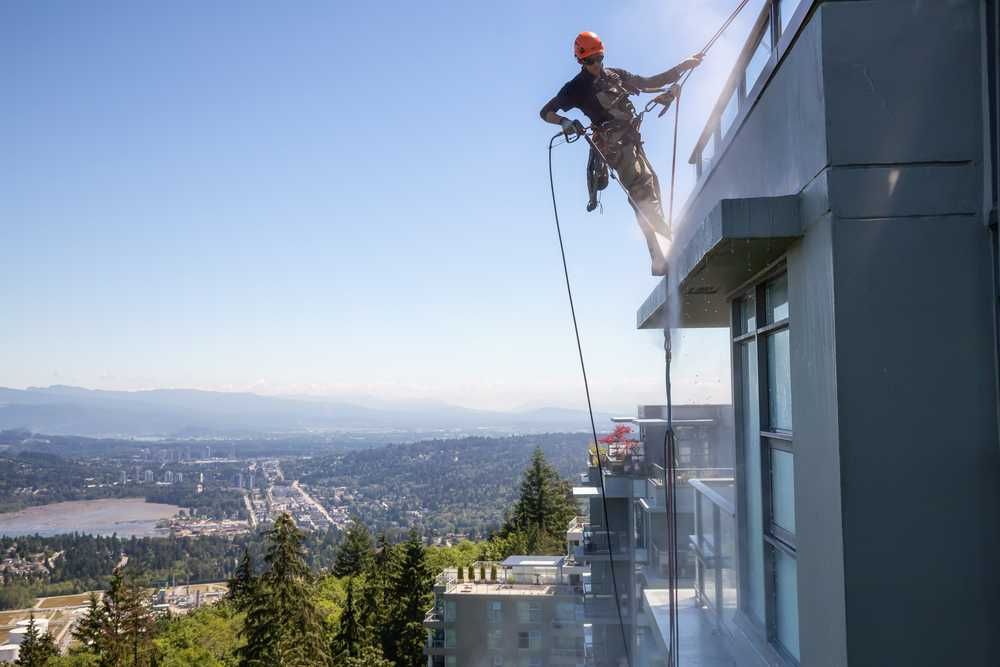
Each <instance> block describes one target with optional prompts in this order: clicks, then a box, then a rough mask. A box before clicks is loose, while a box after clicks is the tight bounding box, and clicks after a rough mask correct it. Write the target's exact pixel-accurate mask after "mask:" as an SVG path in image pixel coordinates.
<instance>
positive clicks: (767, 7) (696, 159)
mask: <svg viewBox="0 0 1000 667" xmlns="http://www.w3.org/2000/svg"><path fill="white" fill-rule="evenodd" d="M812 5H813V2H811V1H810V0H767V2H766V3H765V4H764V7H763V8H762V9H761V12H760V14H759V15H758V17H757V20H756V21H755V22H754V25H753V29H752V30H751V32H750V36H749V38H748V39H747V41H746V43H745V44H744V46H743V49H742V50H741V52H740V54H739V56H738V57H737V59H736V64H735V66H734V67H733V70H732V73H731V74H730V76H729V79H728V80H727V81H726V83H725V85H724V86H723V88H722V94H721V95H720V96H719V99H718V101H717V102H716V104H715V107H714V109H713V110H712V113H711V114H710V115H709V118H708V122H707V123H706V124H705V129H704V130H702V133H701V136H700V137H699V139H698V142H697V143H696V144H695V148H694V151H693V153H692V155H691V159H690V160H689V162H690V163H691V164H693V165H694V166H695V170H696V173H697V176H698V178H699V179H701V178H704V177H705V176H706V175H707V174H709V173H710V172H711V171H712V168H713V166H714V164H715V162H716V160H717V159H718V158H719V156H720V155H721V154H722V152H723V151H724V150H725V148H726V147H727V146H728V144H729V141H730V140H731V139H732V136H733V135H735V134H736V132H735V131H736V129H737V128H738V127H739V125H740V124H742V121H743V119H744V118H745V117H746V116H747V114H748V113H749V112H750V109H751V108H752V107H753V105H754V102H755V101H756V99H757V98H758V97H759V95H760V93H761V91H762V90H763V88H764V85H765V82H766V81H767V79H768V78H770V74H771V72H773V70H774V68H775V67H776V66H777V63H778V61H779V60H780V58H781V56H782V54H783V53H784V52H785V51H786V50H787V49H788V48H789V47H790V46H791V41H792V38H793V37H794V35H795V33H796V32H797V31H798V29H799V27H800V26H801V25H802V23H803V21H804V20H805V18H806V15H807V14H808V13H809V9H810V7H811V6H812Z"/></svg>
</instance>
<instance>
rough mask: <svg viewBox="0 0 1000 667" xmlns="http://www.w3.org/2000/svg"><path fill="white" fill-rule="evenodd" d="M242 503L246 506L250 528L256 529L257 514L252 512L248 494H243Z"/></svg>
mask: <svg viewBox="0 0 1000 667" xmlns="http://www.w3.org/2000/svg"><path fill="white" fill-rule="evenodd" d="M243 502H244V503H245V504H246V506H247V514H248V515H249V516H250V527H251V528H256V527H257V513H256V512H254V511H253V503H251V502H250V492H249V491H244V492H243Z"/></svg>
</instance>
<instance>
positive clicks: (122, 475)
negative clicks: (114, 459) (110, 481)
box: [118, 470, 128, 486]
mask: <svg viewBox="0 0 1000 667" xmlns="http://www.w3.org/2000/svg"><path fill="white" fill-rule="evenodd" d="M118 483H119V484H121V485H122V486H125V485H126V484H128V473H127V472H126V471H124V470H121V471H119V473H118Z"/></svg>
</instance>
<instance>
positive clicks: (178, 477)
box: [174, 472, 184, 484]
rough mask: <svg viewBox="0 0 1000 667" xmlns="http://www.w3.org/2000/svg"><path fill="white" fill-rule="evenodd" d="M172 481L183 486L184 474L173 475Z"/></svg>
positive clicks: (176, 473)
mask: <svg viewBox="0 0 1000 667" xmlns="http://www.w3.org/2000/svg"><path fill="white" fill-rule="evenodd" d="M174 481H175V482H177V483H178V484H183V483H184V473H182V472H175V473H174Z"/></svg>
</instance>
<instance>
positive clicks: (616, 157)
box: [595, 132, 670, 259]
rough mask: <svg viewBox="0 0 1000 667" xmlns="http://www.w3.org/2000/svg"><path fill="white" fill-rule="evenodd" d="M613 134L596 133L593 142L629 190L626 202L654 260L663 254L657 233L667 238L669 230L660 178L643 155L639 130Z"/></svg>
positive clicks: (644, 154)
mask: <svg viewBox="0 0 1000 667" xmlns="http://www.w3.org/2000/svg"><path fill="white" fill-rule="evenodd" d="M616 134H617V133H609V134H608V135H605V136H603V137H601V136H600V135H599V136H598V137H596V139H597V141H596V142H595V143H596V144H597V146H598V148H600V149H601V152H602V153H604V155H605V157H607V159H608V166H609V167H611V168H612V169H614V171H615V174H616V175H617V177H618V181H619V182H620V183H621V184H622V185H623V186H625V189H626V190H627V191H628V200H629V204H630V205H631V206H632V209H633V210H634V211H635V217H636V221H637V222H638V223H639V229H640V230H641V231H642V235H643V236H644V237H645V238H646V245H647V246H648V247H649V254H650V256H651V257H653V258H654V259H655V258H656V257H658V256H659V255H660V254H661V253H662V250H661V248H660V244H659V242H658V241H657V240H656V234H657V233H659V234H660V235H662V236H664V237H666V238H670V229H668V227H667V221H666V219H665V218H664V215H663V203H662V197H661V195H660V181H659V179H658V178H657V177H656V172H655V171H653V165H651V164H650V163H649V158H648V157H646V151H645V150H643V148H642V141H641V140H640V139H639V137H638V133H637V132H634V133H633V134H632V135H631V136H630V135H628V134H618V136H616ZM602 144H603V145H602Z"/></svg>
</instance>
